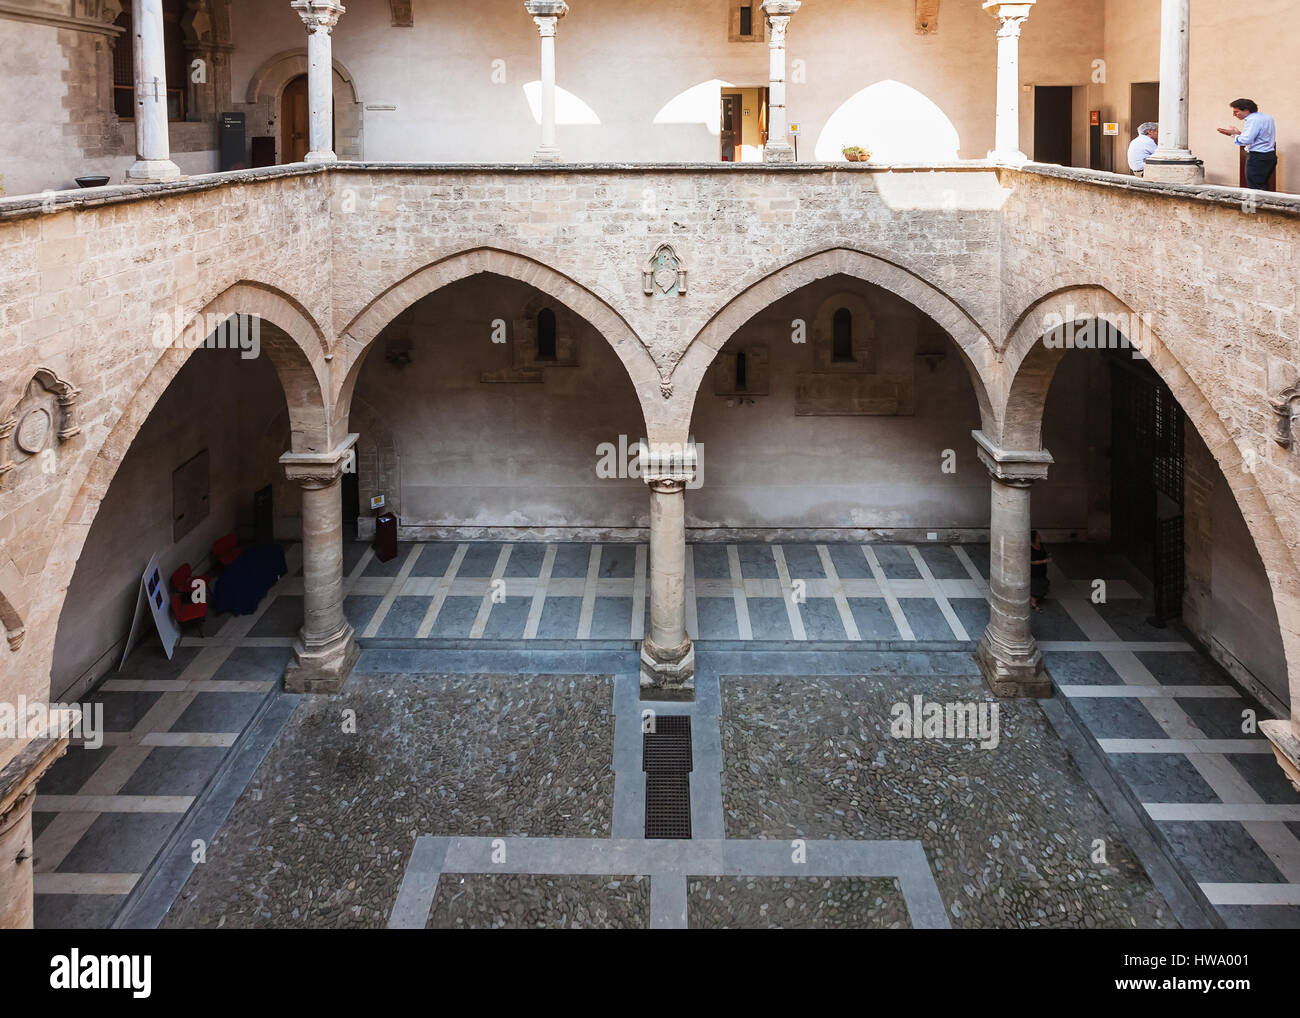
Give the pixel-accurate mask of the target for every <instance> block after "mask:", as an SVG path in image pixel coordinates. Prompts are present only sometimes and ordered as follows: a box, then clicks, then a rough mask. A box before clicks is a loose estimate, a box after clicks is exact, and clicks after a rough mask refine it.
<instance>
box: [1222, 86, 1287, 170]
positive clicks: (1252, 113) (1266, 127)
mask: <svg viewBox="0 0 1300 1018" xmlns="http://www.w3.org/2000/svg"><path fill="white" fill-rule="evenodd" d="M1229 105H1230V106H1231V107H1232V115H1233V116H1234V117H1236V118H1237V119H1238V120H1244V121H1245V122H1246V129H1245V130H1244V131H1243V130H1241V129H1239V128H1236V127H1220V128H1219V133H1220V134H1226V135H1227V136H1228V137H1229V138H1231V139H1232V140H1233V142H1234V143H1235V144H1237V145H1239V146H1240V147H1241V148H1244V149H1245V150H1246V151H1247V152H1249V153H1250V155H1249V156H1247V157H1246V185H1247V186H1248V187H1250V188H1252V189H1253V190H1256V191H1267V190H1269V186H1268V182H1269V178H1271V177H1272V176H1273V171H1274V170H1276V169H1277V125H1276V124H1274V122H1273V118H1272V117H1270V116H1269V115H1268V114H1267V113H1260V112H1259V107H1258V106H1256V105H1255V103H1254V102H1253V101H1252V100H1250V99H1235V100H1233V101H1232V103H1230V104H1229Z"/></svg>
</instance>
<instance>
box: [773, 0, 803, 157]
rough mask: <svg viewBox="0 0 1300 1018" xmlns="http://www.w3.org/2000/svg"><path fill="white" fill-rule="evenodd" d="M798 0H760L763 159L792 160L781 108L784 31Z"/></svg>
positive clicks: (799, 0) (783, 93) (792, 149)
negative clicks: (764, 61) (764, 67)
mask: <svg viewBox="0 0 1300 1018" xmlns="http://www.w3.org/2000/svg"><path fill="white" fill-rule="evenodd" d="M802 6H803V4H802V2H801V0H763V14H764V15H765V16H766V17H767V46H768V53H769V57H770V59H769V71H768V77H769V79H770V80H769V82H768V92H767V145H766V146H765V147H764V148H763V162H765V163H792V162H794V148H793V146H791V144H790V139H789V138H788V137H787V135H786V129H787V127H788V126H789V125H788V124H787V122H786V112H785V33H786V29H787V28H789V27H790V18H791V17H792V16H793V15H794V13H795V12H796V11H797V10H799V8H800V7H802Z"/></svg>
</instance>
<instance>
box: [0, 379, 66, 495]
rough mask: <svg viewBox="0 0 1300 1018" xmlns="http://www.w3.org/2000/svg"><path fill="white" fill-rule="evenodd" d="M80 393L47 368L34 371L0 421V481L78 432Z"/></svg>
mask: <svg viewBox="0 0 1300 1018" xmlns="http://www.w3.org/2000/svg"><path fill="white" fill-rule="evenodd" d="M80 394H81V390H79V389H77V388H75V387H74V386H72V385H70V384H69V383H68V382H65V381H63V380H62V379H61V378H59V377H58V376H57V375H56V374H55V373H54V372H53V371H50V370H49V369H48V368H39V369H37V371H36V373H35V374H34V375H32V379H31V381H30V382H28V383H27V387H26V388H25V390H24V391H23V395H22V397H21V398H20V399H19V400H18V402H17V404H15V405H14V406H13V407H12V408H11V409H10V411H9V413H7V414H5V415H4V417H3V418H0V478H3V477H4V476H5V475H6V474H8V473H9V472H10V471H12V470H14V469H17V468H22V467H23V466H25V465H26V464H27V463H29V462H31V461H32V460H33V459H36V458H37V457H39V456H41V455H42V454H43V453H44V452H45V451H46V450H47V449H53V448H55V447H57V446H58V445H60V444H62V443H63V442H66V441H68V440H69V439H70V438H72V437H73V436H74V435H77V434H79V433H80V432H81V425H80V424H79V423H78V422H77V397H78V396H79V395H80Z"/></svg>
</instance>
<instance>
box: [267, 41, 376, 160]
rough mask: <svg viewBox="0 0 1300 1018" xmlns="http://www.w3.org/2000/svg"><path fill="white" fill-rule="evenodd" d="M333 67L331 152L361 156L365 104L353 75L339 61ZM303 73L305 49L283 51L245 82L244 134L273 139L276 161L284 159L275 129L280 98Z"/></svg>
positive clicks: (346, 156) (352, 157)
mask: <svg viewBox="0 0 1300 1018" xmlns="http://www.w3.org/2000/svg"><path fill="white" fill-rule="evenodd" d="M333 66H334V75H333V78H334V151H335V153H336V154H337V155H338V157H339V159H342V160H360V159H361V158H362V157H363V151H364V144H363V135H364V130H363V128H364V110H365V104H364V102H363V101H362V99H361V93H360V90H359V89H358V88H357V81H356V78H355V77H354V76H353V74H352V72H351V71H349V70H348V68H347V67H346V66H345V65H344V64H343V62H342V61H340V60H335V61H334V62H333ZM306 73H307V50H306V48H305V47H303V48H301V49H291V50H284V51H282V52H280V53H277V54H275V56H273V57H270V58H268V59H267V60H266V61H265V62H264V63H263V64H262V65H261V66H260V67H259V68H258V69H257V70H256V71H254V72H253V76H252V77H251V78H250V79H249V81H248V91H247V92H246V93H245V97H244V102H243V104H242V106H243V108H244V110H245V112H246V113H247V114H248V133H249V135H250V137H251V136H254V135H271V136H273V137H274V138H275V139H276V161H277V162H283V161H284V153H283V152H282V151H281V139H280V130H279V121H280V100H281V97H282V96H283V95H284V90H285V88H286V87H287V86H288V84H289V83H290V82H291V81H293V80H294V79H295V78H298V77H301V76H302V75H304V74H306Z"/></svg>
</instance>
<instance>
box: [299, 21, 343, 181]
mask: <svg viewBox="0 0 1300 1018" xmlns="http://www.w3.org/2000/svg"><path fill="white" fill-rule="evenodd" d="M289 6H290V7H292V8H293V9H294V10H295V11H297V12H298V16H299V17H300V18H302V23H303V25H304V27H306V29H307V106H308V110H309V113H308V116H309V118H310V123H311V126H310V128H309V129H308V130H309V139H308V140H309V143H310V145H311V151H310V152H308V153H307V155H306V156H304V157H303V158H304V161H305V162H309V163H332V162H336V161H337V160H338V156H336V155H335V154H334V26H335V25H337V24H338V23H339V18H341V17H342V16H343V15H344V14H345V13H346V11H347V8H346V7H344V6H343V4H342V3H341V2H340V0H293V3H291V4H290V5H289Z"/></svg>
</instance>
